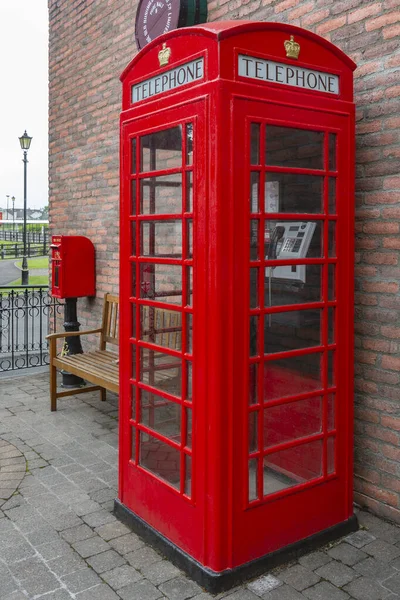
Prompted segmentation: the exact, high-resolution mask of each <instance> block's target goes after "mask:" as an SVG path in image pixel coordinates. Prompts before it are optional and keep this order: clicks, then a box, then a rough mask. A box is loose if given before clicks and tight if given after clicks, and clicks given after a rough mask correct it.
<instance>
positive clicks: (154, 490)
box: [116, 22, 357, 591]
mask: <svg viewBox="0 0 400 600" xmlns="http://www.w3.org/2000/svg"><path fill="white" fill-rule="evenodd" d="M354 68H355V64H354V63H353V62H352V61H351V60H350V59H349V58H348V57H347V56H346V55H345V54H343V52H341V51H340V50H339V49H338V48H336V47H335V46H333V45H332V44H331V43H329V42H328V41H326V40H324V39H322V38H319V37H318V36H316V35H314V34H312V33H310V32H308V31H305V30H302V29H299V28H297V27H291V26H288V25H284V24H278V23H257V22H252V23H250V22H228V23H211V24H207V25H202V26H198V27H193V28H186V29H180V30H176V31H172V32H170V33H168V34H166V35H164V36H161V37H160V38H158V39H157V40H155V41H154V42H152V43H150V44H149V45H148V46H146V47H145V48H144V49H143V50H142V51H141V52H140V53H139V54H138V55H137V56H136V57H135V58H134V59H133V61H132V62H131V63H130V64H129V66H128V67H127V68H126V69H125V71H124V73H123V75H122V77H121V79H122V83H123V112H122V115H121V161H122V164H121V193H122V195H121V282H120V295H121V299H120V301H121V331H122V333H121V358H120V368H121V370H120V375H121V384H120V395H121V398H120V402H121V403H120V407H121V413H120V417H121V419H120V434H121V435H120V440H121V442H120V443H121V447H120V484H119V500H118V501H116V511H117V514H118V515H119V516H120V517H121V518H122V519H123V520H125V521H126V522H128V523H130V524H131V526H132V527H135V528H136V529H137V530H139V531H141V532H142V533H144V534H146V535H147V536H149V537H150V538H151V539H152V540H153V541H156V542H157V543H158V544H159V545H160V546H161V547H163V549H164V550H165V551H167V552H168V553H169V554H170V555H171V556H172V558H173V559H174V560H175V561H176V562H177V564H179V565H180V566H182V567H183V568H186V569H187V570H188V571H189V573H190V574H191V576H192V577H194V578H195V579H197V580H198V581H199V582H200V583H201V584H202V585H204V586H205V587H207V588H208V589H210V590H213V591H218V590H220V589H223V588H225V587H228V586H229V585H232V584H233V583H235V582H237V581H238V580H241V579H242V578H243V577H245V576H246V575H249V574H251V575H254V574H256V573H257V572H260V571H262V570H265V569H266V568H267V567H268V566H271V565H274V564H276V562H277V561H279V560H280V561H282V560H283V558H284V557H287V556H288V555H289V554H293V553H296V552H302V551H304V550H305V549H310V547H312V546H313V545H316V544H318V543H321V542H325V541H327V540H329V539H332V538H333V537H337V536H338V535H341V534H343V533H345V532H348V531H350V530H354V529H355V528H356V527H357V523H356V519H355V517H354V516H353V505H352V455H353V443H352V428H353V425H352V422H353V408H352V402H353V350H352V345H353V341H352V340H353V291H352V290H353V261H354V258H353V255H354V247H353V210H354V209H353V206H354V184H353V179H354V104H353V92H352V89H353V76H352V71H353V70H354Z"/></svg>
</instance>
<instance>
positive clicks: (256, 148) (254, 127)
mask: <svg viewBox="0 0 400 600" xmlns="http://www.w3.org/2000/svg"><path fill="white" fill-rule="evenodd" d="M250 164H252V165H258V164H260V123H252V124H251V125H250Z"/></svg>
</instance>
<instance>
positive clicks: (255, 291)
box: [250, 269, 259, 308]
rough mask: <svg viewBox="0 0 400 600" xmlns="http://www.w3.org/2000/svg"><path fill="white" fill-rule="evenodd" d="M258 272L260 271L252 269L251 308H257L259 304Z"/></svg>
mask: <svg viewBox="0 0 400 600" xmlns="http://www.w3.org/2000/svg"><path fill="white" fill-rule="evenodd" d="M258 272H259V269H250V308H257V306H258V305H259V302H258Z"/></svg>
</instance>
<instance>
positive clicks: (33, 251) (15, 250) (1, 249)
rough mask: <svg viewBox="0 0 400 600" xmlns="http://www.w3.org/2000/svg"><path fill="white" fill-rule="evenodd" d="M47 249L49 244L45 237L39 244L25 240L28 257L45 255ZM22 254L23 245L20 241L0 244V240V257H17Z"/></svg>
mask: <svg viewBox="0 0 400 600" xmlns="http://www.w3.org/2000/svg"><path fill="white" fill-rule="evenodd" d="M48 251H49V246H48V244H47V241H46V239H44V240H43V242H42V243H40V244H35V243H33V242H27V244H26V255H27V256H28V257H29V258H30V257H32V256H46V255H47V253H48ZM23 255H24V245H23V244H20V243H15V244H2V243H1V241H0V259H4V258H18V257H19V256H23Z"/></svg>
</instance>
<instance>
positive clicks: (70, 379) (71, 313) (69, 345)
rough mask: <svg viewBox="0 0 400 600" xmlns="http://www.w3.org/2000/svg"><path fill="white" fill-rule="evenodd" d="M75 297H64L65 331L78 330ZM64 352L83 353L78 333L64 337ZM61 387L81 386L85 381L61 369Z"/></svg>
mask: <svg viewBox="0 0 400 600" xmlns="http://www.w3.org/2000/svg"><path fill="white" fill-rule="evenodd" d="M76 304H77V298H65V305H64V329H65V331H79V326H80V323H79V322H78V317H77V312H76ZM63 352H64V354H83V350H82V345H81V338H80V336H79V335H77V336H72V337H67V338H65V346H64V350H63ZM61 375H62V384H61V386H62V387H65V388H75V387H82V386H83V385H85V382H84V381H83V379H82V378H81V377H78V376H77V375H72V374H71V373H67V372H66V371H61Z"/></svg>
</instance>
